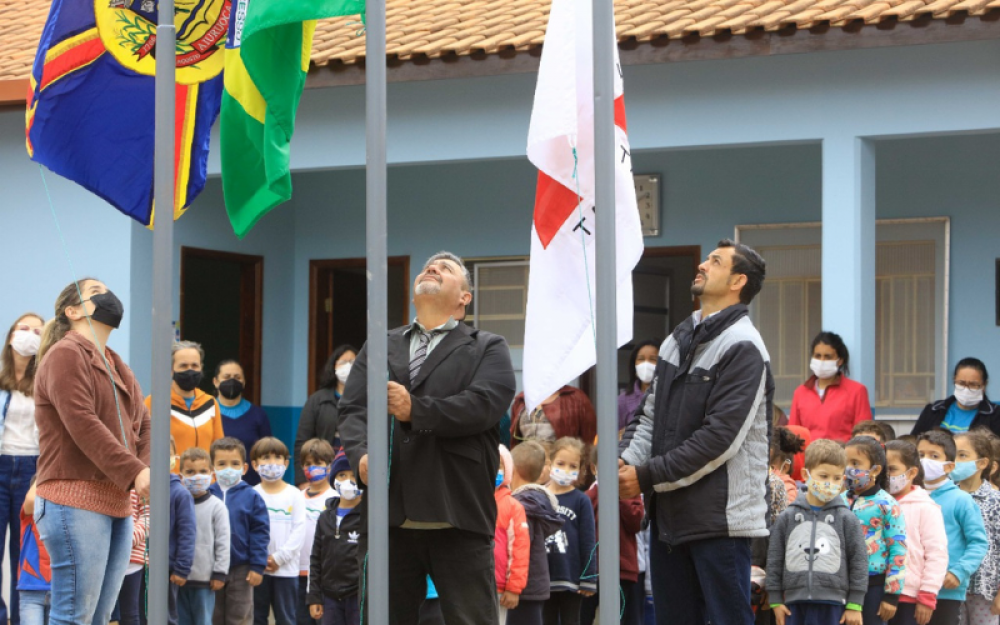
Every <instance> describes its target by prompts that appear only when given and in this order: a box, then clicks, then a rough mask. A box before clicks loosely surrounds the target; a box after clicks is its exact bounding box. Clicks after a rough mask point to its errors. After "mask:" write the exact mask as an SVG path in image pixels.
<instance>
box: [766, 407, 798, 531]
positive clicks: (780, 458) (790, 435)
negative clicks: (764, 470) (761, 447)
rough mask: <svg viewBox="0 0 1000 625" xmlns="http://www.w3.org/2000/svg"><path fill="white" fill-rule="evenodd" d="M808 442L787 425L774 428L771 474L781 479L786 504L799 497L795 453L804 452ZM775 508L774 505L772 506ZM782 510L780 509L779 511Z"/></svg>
mask: <svg viewBox="0 0 1000 625" xmlns="http://www.w3.org/2000/svg"><path fill="white" fill-rule="evenodd" d="M805 445H806V442H805V440H803V439H802V438H800V437H798V436H796V435H795V433H794V432H792V431H791V430H789V429H788V428H786V427H780V426H779V427H777V428H775V429H774V436H773V437H772V438H771V471H770V473H771V475H774V476H777V477H778V478H780V479H781V483H782V485H783V488H784V493H785V503H786V506H789V505H791V504H792V503H794V502H795V500H796V499H798V498H799V485H798V484H796V483H795V480H794V479H793V478H792V475H791V473H792V462H793V461H794V459H795V455H796V454H799V453H802V450H803V449H805ZM772 510H773V507H772ZM779 512H780V511H779Z"/></svg>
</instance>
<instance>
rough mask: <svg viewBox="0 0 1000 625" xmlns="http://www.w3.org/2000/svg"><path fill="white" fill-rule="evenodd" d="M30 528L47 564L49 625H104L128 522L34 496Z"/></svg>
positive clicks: (121, 567)
mask: <svg viewBox="0 0 1000 625" xmlns="http://www.w3.org/2000/svg"><path fill="white" fill-rule="evenodd" d="M35 526H36V527H38V533H39V535H40V536H41V537H42V541H43V542H44V543H45V547H46V549H47V550H48V552H49V559H50V560H51V565H52V611H51V613H50V616H49V625H92V624H99V625H103V624H104V623H107V622H109V621H110V619H111V610H112V609H113V608H114V607H115V601H117V599H118V593H119V591H121V587H122V580H123V579H124V578H125V569H127V568H128V560H129V554H130V552H131V551H132V517H131V516H127V517H125V518H123V519H118V518H115V517H110V516H106V515H103V514H98V513H96V512H91V511H89V510H81V509H80V508H72V507H70V506H62V505H59V504H57V503H53V502H51V501H47V500H46V499H45V498H43V497H38V498H37V499H36V500H35Z"/></svg>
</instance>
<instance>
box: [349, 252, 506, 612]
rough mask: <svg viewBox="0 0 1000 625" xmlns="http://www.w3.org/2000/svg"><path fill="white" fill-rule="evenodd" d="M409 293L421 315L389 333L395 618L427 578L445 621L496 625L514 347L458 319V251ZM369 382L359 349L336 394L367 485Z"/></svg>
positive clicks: (464, 295)
mask: <svg viewBox="0 0 1000 625" xmlns="http://www.w3.org/2000/svg"><path fill="white" fill-rule="evenodd" d="M413 292H414V297H413V303H414V305H415V306H416V309H417V318H416V319H414V321H413V323H412V324H410V325H409V326H406V327H402V328H397V329H395V330H392V331H391V332H390V333H389V371H388V377H389V382H388V385H389V389H388V397H389V406H388V409H389V415H390V419H392V423H391V425H390V428H391V430H390V431H391V435H390V439H389V441H387V443H388V444H389V445H390V465H389V519H388V521H389V588H390V593H391V597H392V600H391V601H390V605H389V610H390V621H391V622H392V623H393V625H411V624H414V625H415V624H416V623H417V615H418V610H419V607H420V604H421V603H422V602H423V600H424V597H425V595H426V577H427V575H430V576H431V577H432V578H433V581H434V584H435V586H436V587H437V592H438V595H439V596H440V598H441V608H442V612H443V616H444V620H445V622H446V623H448V624H449V625H457V624H469V625H495V624H496V622H497V607H496V601H497V598H496V583H495V579H494V575H495V573H494V570H493V546H492V540H493V535H494V533H495V526H496V503H495V499H494V495H493V493H494V484H495V479H496V475H497V470H498V468H499V466H498V465H499V455H498V452H497V445H498V444H499V440H500V439H499V430H498V427H497V424H498V423H499V422H500V419H501V418H502V417H503V414H504V411H505V410H507V409H508V408H509V407H510V402H511V400H512V399H513V397H514V391H515V381H514V370H513V366H512V365H511V361H510V351H509V349H508V348H507V342H506V341H505V340H504V339H503V337H500V336H496V335H494V334H490V333H488V332H482V331H479V330H476V329H474V328H472V327H470V326H468V325H466V324H464V323H461V319H462V318H463V317H464V316H465V308H466V306H468V305H469V302H471V301H472V293H471V291H470V284H469V273H468V270H467V269H466V268H465V265H464V264H463V263H462V259H461V258H459V257H457V256H455V255H454V254H450V253H448V252H441V253H438V254H435V255H434V256H432V257H431V258H430V259H429V260H428V261H427V263H426V264H425V265H424V268H423V271H421V272H420V275H418V276H417V279H416V282H415V283H414V289H413ZM374 375H379V376H381V375H383V374H382V372H374ZM367 378H368V362H367V347H364V348H362V349H361V353H360V354H358V357H357V359H356V360H355V362H354V367H353V369H352V370H351V376H350V378H348V380H347V384H346V386H345V388H344V395H343V397H342V399H341V401H340V411H341V413H340V414H341V424H340V437H341V441H342V442H343V444H344V449H345V451H346V452H347V457H348V459H350V461H351V466H352V467H354V468H355V472H356V474H357V475H359V476H360V478H361V480H362V482H365V483H366V484H367V481H368V440H367V428H368V410H367V406H368V392H367V384H368V379H367ZM362 506H364V507H363V509H362V514H363V515H364V516H365V519H367V506H366V504H364V503H362ZM365 527H367V524H366V525H365ZM365 542H366V541H365ZM359 552H360V554H361V556H360V557H361V558H362V559H363V558H364V554H365V553H366V552H367V549H366V547H365V546H363V548H362V549H360V550H359ZM379 599H380V600H383V599H388V598H381V597H380V598H379Z"/></svg>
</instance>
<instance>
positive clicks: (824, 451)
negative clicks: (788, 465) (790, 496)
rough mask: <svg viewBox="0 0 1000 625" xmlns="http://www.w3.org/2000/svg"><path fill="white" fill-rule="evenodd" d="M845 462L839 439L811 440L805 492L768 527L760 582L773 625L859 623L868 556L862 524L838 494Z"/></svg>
mask: <svg viewBox="0 0 1000 625" xmlns="http://www.w3.org/2000/svg"><path fill="white" fill-rule="evenodd" d="M846 464H847V456H846V454H845V453H844V450H843V449H842V448H841V447H840V445H839V444H838V443H836V442H834V441H831V440H825V439H820V440H817V441H813V443H812V444H810V445H809V447H807V448H806V457H805V468H804V469H803V477H804V478H805V479H806V492H804V493H802V494H801V495H799V497H798V499H796V500H795V502H793V503H792V505H791V506H789V507H788V509H787V510H785V512H783V513H782V514H781V516H780V517H778V520H777V522H776V523H775V524H774V526H772V527H771V541H770V544H769V546H768V554H767V578H766V582H765V587H766V588H767V594H768V598H769V600H770V602H771V609H772V610H773V612H774V618H775V621H776V622H777V624H778V625H840V624H841V623H846V625H861V624H862V617H861V609H862V603H863V602H864V598H865V593H866V591H867V590H868V556H867V550H866V548H865V539H864V534H863V533H862V530H861V526H860V525H859V524H858V521H857V519H856V518H855V516H854V515H853V514H852V513H851V511H850V510H849V509H848V508H847V504H846V503H845V502H844V498H843V497H840V496H839V495H840V492H841V488H842V487H843V483H844V468H845V466H846ZM821 544H822V545H823V546H821ZM824 546H825V548H824Z"/></svg>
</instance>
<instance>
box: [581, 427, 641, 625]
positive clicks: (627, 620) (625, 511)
mask: <svg viewBox="0 0 1000 625" xmlns="http://www.w3.org/2000/svg"><path fill="white" fill-rule="evenodd" d="M590 473H591V475H597V446H596V445H595V446H593V447H591V448H590ZM599 493H600V491H599V490H598V485H597V482H594V483H593V485H591V487H590V488H589V489H587V492H586V495H587V499H589V500H590V505H591V507H593V509H594V521H595V523H594V531H595V532H598V531H599V530H600V528H599V524H598V522H597V519H598V512H597V511H598V503H599V502H598V499H599ZM644 514H645V509H644V508H643V505H642V497H641V496H639V497H633V498H631V499H621V500H619V501H618V554H619V555H618V558H619V560H618V565H619V567H618V571H619V578H618V579H619V582H620V586H621V591H622V593H621V594H622V597H623V600H622V618H621V622H622V625H642V608H643V603H644V600H645V591H644V590H643V591H642V592H640V593H638V594H636V593H635V592H634V590H635V585H636V583H637V582H638V581H639V554H638V546H637V544H636V542H637V541H636V535H637V534H638V533H639V532H640V531H641V530H642V518H643V515H644ZM597 559H598V558H597V554H596V553H595V554H594V560H597ZM599 605H600V602H599V597H598V596H597V595H596V594H595V595H592V596H589V597H585V598H584V600H583V609H582V612H581V619H580V620H581V623H582V625H592V624H593V622H594V619H595V618H596V616H597V609H598V607H599Z"/></svg>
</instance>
